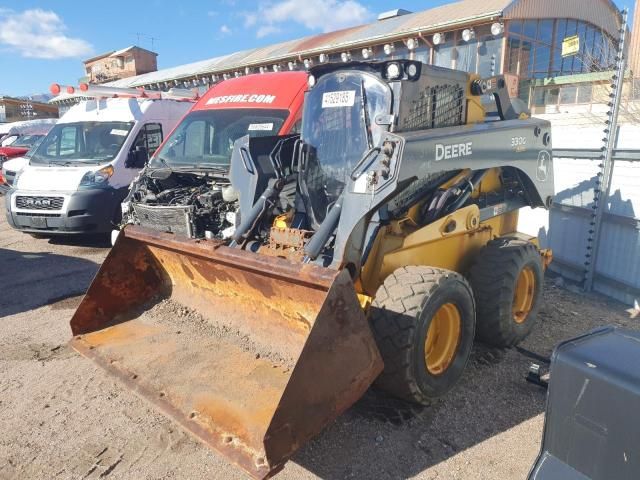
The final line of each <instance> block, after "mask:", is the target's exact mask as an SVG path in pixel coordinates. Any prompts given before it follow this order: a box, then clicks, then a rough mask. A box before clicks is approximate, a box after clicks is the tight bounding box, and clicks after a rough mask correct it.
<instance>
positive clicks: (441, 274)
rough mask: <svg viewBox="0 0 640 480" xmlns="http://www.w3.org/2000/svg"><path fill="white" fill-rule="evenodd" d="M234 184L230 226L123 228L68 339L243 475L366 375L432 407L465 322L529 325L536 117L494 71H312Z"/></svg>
mask: <svg viewBox="0 0 640 480" xmlns="http://www.w3.org/2000/svg"><path fill="white" fill-rule="evenodd" d="M488 98H494V99H495V106H496V107H497V108H496V109H497V113H498V117H497V118H496V119H495V121H490V120H489V119H488V118H487V115H486V112H485V106H484V104H485V103H486V101H487V99H488ZM230 179H231V183H232V185H233V186H234V188H235V189H236V190H237V191H238V192H239V197H240V198H239V204H240V219H241V220H240V223H239V226H238V227H237V228H236V230H235V232H234V234H233V236H232V239H231V240H230V241H228V242H226V243H225V242H223V241H220V240H207V239H186V238H181V237H178V236H175V235H172V234H169V233H164V232H159V231H153V230H148V229H145V228H143V227H140V226H133V225H132V226H127V227H126V228H125V229H124V230H123V232H122V233H121V235H120V237H119V238H118V240H117V243H116V245H115V246H114V248H113V250H112V251H111V252H110V254H109V256H108V257H107V259H106V260H105V262H104V264H103V265H102V268H101V269H100V271H99V272H98V274H97V276H96V278H95V280H94V281H93V283H92V285H91V286H90V288H89V290H88V292H87V294H86V296H85V297H84V299H83V301H82V303H81V304H80V306H79V307H78V310H77V311H76V312H75V314H74V316H73V318H72V320H71V328H72V331H73V335H74V338H73V339H72V342H71V344H72V346H73V347H74V348H75V349H76V350H77V351H79V352H80V353H82V354H83V355H85V356H87V357H89V358H91V359H93V360H94V361H96V362H98V363H99V364H100V365H101V366H102V367H104V368H105V369H106V370H108V371H109V372H111V373H112V374H114V375H116V376H118V377H119V378H120V379H121V380H122V381H124V382H125V383H126V384H127V385H128V386H129V387H130V388H132V389H133V390H134V391H136V392H137V393H138V394H140V395H141V396H142V397H144V398H145V399H147V400H149V401H150V402H152V403H153V404H155V405H156V406H157V407H158V408H160V409H161V410H163V411H164V412H165V413H166V414H167V415H169V416H170V417H172V418H173V419H174V420H175V421H177V422H179V423H180V424H181V425H182V426H183V427H184V428H185V429H187V430H188V431H190V432H191V433H193V434H194V435H195V436H197V437H199V438H200V439H201V440H202V441H204V442H205V443H207V444H208V445H209V446H211V447H212V448H214V449H216V450H217V451H219V452H220V453H222V454H223V455H225V456H227V457H228V458H229V459H230V460H232V461H233V462H235V463H237V464H238V465H240V466H241V467H242V468H244V469H245V470H246V471H247V472H248V473H249V474H250V475H252V476H253V477H255V478H266V477H269V476H271V475H273V474H275V473H276V472H277V471H279V470H280V469H281V468H282V467H283V466H284V464H285V462H286V461H287V460H288V459H289V458H291V456H292V455H293V454H294V452H295V451H296V450H297V449H299V448H300V446H301V445H303V444H304V443H305V442H306V441H307V440H309V439H310V438H311V437H313V436H314V435H316V434H318V433H319V432H320V431H321V430H322V429H323V428H324V427H325V426H326V425H327V424H328V423H330V422H331V421H333V420H334V419H335V418H336V417H337V416H338V415H340V414H341V413H342V412H343V411H344V410H346V409H347V408H348V407H349V406H351V405H352V404H353V403H354V402H355V401H357V400H358V398H360V397H361V395H362V394H363V393H364V392H365V391H366V389H367V388H369V386H370V385H371V384H372V383H373V382H374V381H375V382H376V384H377V385H378V386H379V387H380V388H382V389H385V390H387V391H388V392H390V393H392V394H394V395H396V396H398V397H401V398H404V399H407V400H409V401H413V402H418V403H422V404H428V403H429V401H430V400H431V399H433V398H435V397H439V396H441V395H443V394H445V393H446V392H447V391H448V390H449V389H451V388H452V387H453V386H454V385H455V383H456V382H457V381H458V380H459V378H460V376H461V374H462V371H463V370H464V368H465V365H466V363H467V360H468V358H469V354H470V351H471V347H472V343H473V341H474V338H475V337H477V338H479V339H481V340H483V341H485V342H489V343H492V344H494V345H499V346H511V345H515V344H516V343H518V342H519V341H520V340H522V339H523V338H524V337H525V336H526V335H527V334H528V333H529V332H530V331H531V329H532V327H533V325H534V322H535V317H536V312H537V310H538V307H539V304H540V297H541V294H542V277H543V269H544V266H545V265H546V264H547V263H548V262H549V261H550V253H549V252H544V251H540V250H539V248H538V246H537V242H536V239H535V238H531V237H527V236H525V235H522V234H519V233H518V232H517V218H518V209H520V208H521V207H525V206H529V207H545V206H549V204H550V202H551V200H552V195H553V170H552V165H551V135H550V125H549V123H548V122H546V121H543V120H535V119H530V118H528V116H527V112H526V109H525V108H523V107H522V105H521V104H520V103H519V101H518V100H517V99H513V98H510V96H509V94H508V88H507V85H506V83H505V80H504V78H502V77H494V78H490V79H480V78H478V77H477V76H474V75H469V74H466V73H463V72H458V71H452V70H448V69H442V68H438V67H433V66H428V65H424V64H421V63H419V62H415V61H408V60H401V61H400V60H399V61H390V62H371V63H359V62H354V63H347V64H329V65H322V66H319V67H316V68H314V69H312V70H311V72H310V77H309V91H308V93H307V94H306V99H305V105H304V113H303V121H302V133H301V135H300V136H299V137H298V136H295V135H294V136H286V137H262V138H250V137H249V136H246V137H243V138H241V139H239V140H237V141H236V144H235V147H234V150H233V154H232V167H231V175H230ZM163 312H164V313H163Z"/></svg>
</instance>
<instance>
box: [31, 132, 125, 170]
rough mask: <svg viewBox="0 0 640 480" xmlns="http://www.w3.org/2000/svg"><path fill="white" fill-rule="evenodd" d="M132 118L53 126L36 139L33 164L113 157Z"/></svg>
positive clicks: (92, 160) (99, 161)
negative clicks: (38, 140) (37, 144)
mask: <svg viewBox="0 0 640 480" xmlns="http://www.w3.org/2000/svg"><path fill="white" fill-rule="evenodd" d="M132 127H133V122H76V123H62V124H60V123H59V124H57V125H56V126H54V127H53V128H52V129H51V130H50V131H49V133H48V134H47V136H46V137H45V139H44V140H43V141H42V143H40V145H39V146H38V148H37V149H36V151H35V152H34V154H33V156H32V157H31V162H32V163H34V164H56V163H60V164H64V165H69V164H82V163H103V162H109V161H111V160H113V159H114V158H115V157H116V155H117V154H118V152H119V151H120V149H121V148H122V145H123V144H124V142H125V141H126V140H127V137H128V136H129V133H130V132H131V128H132Z"/></svg>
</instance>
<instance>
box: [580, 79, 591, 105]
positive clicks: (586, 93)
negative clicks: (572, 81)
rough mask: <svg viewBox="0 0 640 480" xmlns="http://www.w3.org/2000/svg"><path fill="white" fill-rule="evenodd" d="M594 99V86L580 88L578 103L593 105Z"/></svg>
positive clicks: (589, 84) (588, 85)
mask: <svg viewBox="0 0 640 480" xmlns="http://www.w3.org/2000/svg"><path fill="white" fill-rule="evenodd" d="M592 97H593V85H592V84H591V83H588V84H583V85H579V86H578V98H577V100H576V101H577V103H591V99H592Z"/></svg>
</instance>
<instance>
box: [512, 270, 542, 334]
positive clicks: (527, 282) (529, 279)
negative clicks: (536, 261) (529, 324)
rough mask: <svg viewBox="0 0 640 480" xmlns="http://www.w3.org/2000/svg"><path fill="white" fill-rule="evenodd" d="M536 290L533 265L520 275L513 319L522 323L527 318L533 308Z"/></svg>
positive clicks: (515, 293)
mask: <svg viewBox="0 0 640 480" xmlns="http://www.w3.org/2000/svg"><path fill="white" fill-rule="evenodd" d="M535 290H536V277H535V274H534V272H533V269H532V268H531V267H525V268H523V269H522V271H521V272H520V275H518V281H517V282H516V288H515V291H514V294H513V307H512V313H513V321H514V322H516V323H518V324H522V323H524V322H525V321H526V320H527V317H528V316H529V312H531V309H532V308H533V299H534V297H535Z"/></svg>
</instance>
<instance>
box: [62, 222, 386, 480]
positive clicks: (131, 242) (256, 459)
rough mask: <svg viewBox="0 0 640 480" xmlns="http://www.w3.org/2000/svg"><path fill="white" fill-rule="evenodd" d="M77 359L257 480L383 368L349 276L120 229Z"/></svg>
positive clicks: (90, 296)
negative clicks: (108, 375) (105, 374)
mask: <svg viewBox="0 0 640 480" xmlns="http://www.w3.org/2000/svg"><path fill="white" fill-rule="evenodd" d="M71 328H72V332H73V334H74V338H73V339H72V341H71V345H72V347H73V348H74V349H76V350H77V351H78V352H80V353H81V354H82V355H84V356H86V357H88V358H91V359H92V360H94V361H95V362H97V363H98V364H99V365H100V366H101V367H102V368H104V369H105V370H107V371H108V372H110V373H112V374H114V375H116V376H117V377H118V378H119V379H120V380H122V381H123V382H124V383H125V384H126V385H127V386H128V387H129V388H131V389H132V390H134V391H135V392H136V393H138V394H139V395H140V396H142V397H143V398H145V399H146V400H148V401H150V402H152V403H153V404H154V405H156V406H157V407H158V408H159V409H160V410H162V411H163V412H164V413H165V414H167V415H168V416H170V417H171V418H173V419H174V420H175V421H177V422H178V423H180V424H181V425H182V426H183V427H184V428H185V429H186V430H188V431H189V432H191V433H193V434H194V435H195V436H197V437H198V438H199V439H201V440H202V441H203V442H205V443H206V444H208V445H209V446H211V447H213V448H214V449H216V450H217V451H219V452H220V453H222V454H223V455H225V456H226V457H228V458H229V459H230V460H231V461H233V462H235V463H237V464H238V465H240V466H241V467H242V468H244V469H245V470H246V471H247V472H249V474H251V475H252V476H253V477H255V478H266V477H268V476H271V475H273V474H274V473H276V472H277V471H279V470H280V469H281V468H282V467H283V465H284V463H285V462H286V461H287V460H288V459H289V458H290V457H291V455H293V453H294V452H295V451H296V450H297V449H298V448H299V447H300V446H301V445H302V444H304V443H305V442H306V441H308V440H309V439H310V438H312V437H313V436H315V435H317V434H318V433H319V432H320V431H321V430H322V429H323V428H324V427H325V426H326V425H327V424H328V423H330V422H331V421H333V420H334V419H335V418H336V417H337V416H338V415H340V414H341V413H342V412H343V411H344V410H346V409H347V408H348V407H349V406H351V405H352V404H353V403H354V402H355V401H356V400H358V398H360V396H362V394H363V393H364V392H365V391H366V389H367V388H368V387H369V385H370V384H371V383H372V382H373V380H374V379H375V378H376V377H377V375H378V374H379V373H380V371H381V370H382V361H381V359H380V355H379V353H378V350H377V347H376V345H375V341H374V340H373V337H372V334H371V331H370V329H369V325H368V323H367V320H366V318H365V316H364V314H363V312H362V309H361V308H360V305H359V303H358V300H357V297H356V293H355V289H354V287H353V283H352V282H351V279H350V278H349V275H348V273H347V272H346V271H342V272H337V271H334V270H330V269H323V268H319V267H316V266H312V265H302V264H297V263H292V262H290V261H287V260H283V259H281V258H273V257H266V256H261V255H257V254H254V253H250V252H245V251H242V250H238V249H231V248H227V247H225V246H220V244H218V243H215V242H210V241H198V240H187V239H182V240H181V239H177V238H176V237H175V236H173V235H171V234H164V233H158V232H154V231H151V230H147V229H144V228H141V227H127V228H125V229H124V231H123V232H122V234H121V235H120V237H119V238H118V241H117V243H116V245H115V246H114V248H113V249H112V251H111V252H110V253H109V255H108V257H107V259H106V260H105V262H104V264H103V265H102V267H101V269H100V271H99V272H98V274H97V275H96V278H95V279H94V281H93V283H92V284H91V287H90V288H89V291H88V292H87V294H86V296H85V297H84V299H83V301H82V303H81V304H80V306H79V307H78V310H77V311H76V313H75V314H74V316H73V318H72V319H71Z"/></svg>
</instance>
